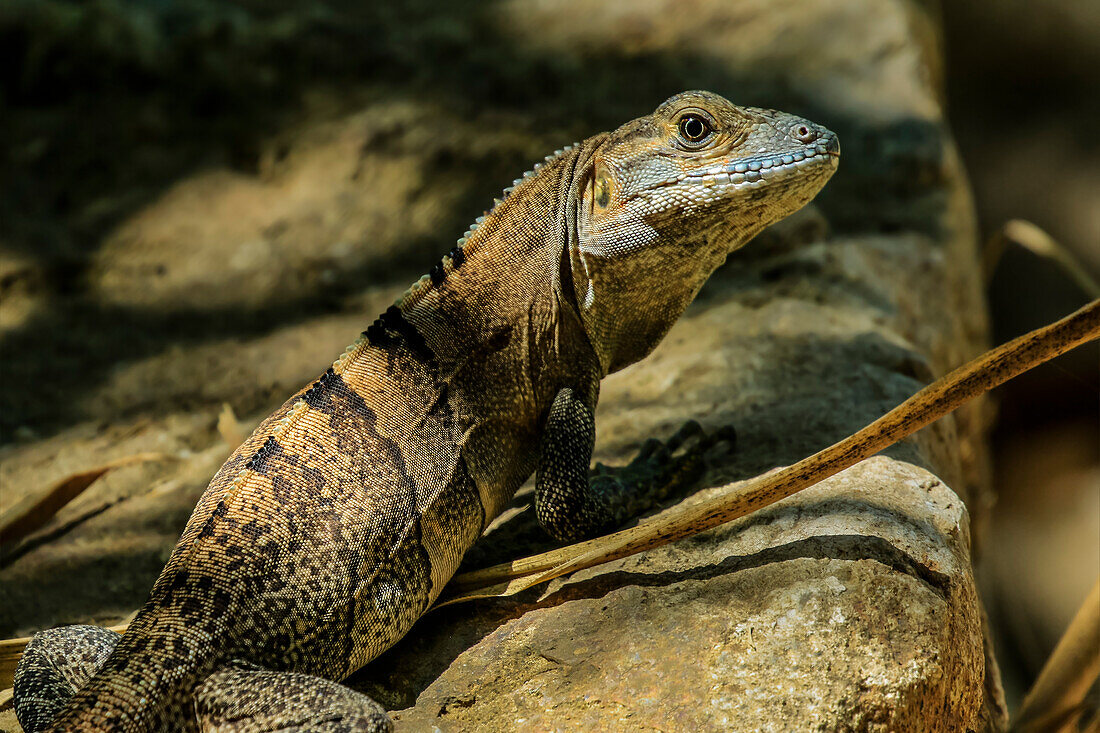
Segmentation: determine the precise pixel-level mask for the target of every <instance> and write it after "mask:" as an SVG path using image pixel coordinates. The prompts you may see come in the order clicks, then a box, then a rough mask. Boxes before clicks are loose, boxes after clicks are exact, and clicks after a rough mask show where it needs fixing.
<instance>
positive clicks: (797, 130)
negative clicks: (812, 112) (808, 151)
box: [791, 124, 817, 143]
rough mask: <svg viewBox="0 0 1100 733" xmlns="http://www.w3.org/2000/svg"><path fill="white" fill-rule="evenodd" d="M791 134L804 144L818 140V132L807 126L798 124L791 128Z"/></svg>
mask: <svg viewBox="0 0 1100 733" xmlns="http://www.w3.org/2000/svg"><path fill="white" fill-rule="evenodd" d="M791 134H792V135H794V137H795V139H797V140H798V141H799V142H802V143H812V142H813V141H814V140H817V130H815V129H814V128H812V127H810V126H809V125H806V124H798V125H795V126H794V127H792V128H791Z"/></svg>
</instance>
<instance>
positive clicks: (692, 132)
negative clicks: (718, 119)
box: [677, 114, 714, 145]
mask: <svg viewBox="0 0 1100 733" xmlns="http://www.w3.org/2000/svg"><path fill="white" fill-rule="evenodd" d="M677 129H678V130H679V132H680V137H681V138H683V139H684V141H685V142H687V143H690V144H692V145H698V144H699V143H701V142H703V141H704V140H706V139H707V138H708V137H710V135H711V133H712V132H714V128H713V127H711V125H710V122H709V121H707V119H706V118H704V117H701V116H699V115H694V114H686V115H684V116H683V117H681V118H680V124H679V125H678V127H677Z"/></svg>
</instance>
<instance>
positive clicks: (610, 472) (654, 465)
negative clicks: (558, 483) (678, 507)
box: [591, 420, 737, 525]
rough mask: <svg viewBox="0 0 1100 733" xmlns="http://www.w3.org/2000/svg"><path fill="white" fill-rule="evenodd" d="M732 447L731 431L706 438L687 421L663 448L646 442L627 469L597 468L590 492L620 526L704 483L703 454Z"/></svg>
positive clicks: (733, 435)
mask: <svg viewBox="0 0 1100 733" xmlns="http://www.w3.org/2000/svg"><path fill="white" fill-rule="evenodd" d="M736 441H737V433H736V431H735V430H734V429H733V426H729V425H727V426H723V427H721V428H719V429H717V430H715V431H713V432H710V433H708V432H706V431H705V430H703V428H702V426H701V425H700V424H699V423H698V422H696V421H695V420H689V421H687V422H686V423H684V424H683V426H681V427H680V429H679V430H677V431H676V432H675V433H674V434H673V435H672V437H670V438H669V439H668V440H667V441H665V442H661V441H659V440H657V439H655V438H650V439H649V440H647V441H646V442H645V443H643V444H642V446H641V448H639V449H638V454H637V456H635V458H634V460H632V461H631V462H630V463H629V464H627V465H626V466H623V467H621V468H609V467H607V466H605V465H603V464H602V463H597V464H596V468H595V469H594V470H593V472H592V477H591V483H592V489H593V491H594V492H595V493H597V494H599V495H600V496H602V497H603V500H604V501H605V502H606V503H607V504H606V505H607V507H608V508H609V509H610V511H611V513H612V515H613V518H614V523H615V524H616V525H618V524H622V523H624V522H626V521H627V520H629V519H631V518H632V517H635V516H637V515H639V514H641V513H643V512H645V511H648V510H649V509H651V508H653V507H654V506H655V505H657V504H658V503H660V502H661V501H663V500H664V499H666V498H668V497H669V496H674V495H677V494H680V493H683V492H685V491H688V490H689V489H691V488H692V487H693V486H695V485H696V484H697V483H698V482H699V480H700V479H702V478H703V474H704V472H705V470H706V461H705V459H704V457H705V454H706V453H707V451H709V450H710V449H711V448H713V447H715V446H717V445H719V444H721V443H724V444H726V445H727V446H728V449H732V448H733V446H734V445H735V444H736Z"/></svg>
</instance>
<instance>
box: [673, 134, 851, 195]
mask: <svg viewBox="0 0 1100 733" xmlns="http://www.w3.org/2000/svg"><path fill="white" fill-rule="evenodd" d="M839 158H840V151H839V150H835V149H834V150H829V149H828V147H827V146H826V142H825V141H821V142H819V143H818V144H817V145H816V146H814V147H812V148H805V149H802V150H798V151H792V152H789V153H779V154H774V155H769V156H760V157H754V158H739V159H737V160H735V161H730V162H725V163H720V164H718V165H715V166H711V167H709V168H704V169H702V170H699V171H695V172H692V173H681V174H680V175H679V176H677V177H676V178H673V179H670V180H667V181H663V182H662V183H660V184H659V185H658V186H655V188H661V187H664V186H674V185H676V184H678V183H681V182H682V181H687V180H690V181H692V182H693V183H699V184H701V185H704V186H735V187H738V188H746V189H751V188H759V187H761V186H763V185H765V184H767V183H769V182H772V181H775V180H780V179H785V178H788V177H790V174H792V173H794V172H796V171H802V170H808V169H810V168H817V167H820V166H822V164H829V165H831V166H835V165H836V164H837V160H838V159H839Z"/></svg>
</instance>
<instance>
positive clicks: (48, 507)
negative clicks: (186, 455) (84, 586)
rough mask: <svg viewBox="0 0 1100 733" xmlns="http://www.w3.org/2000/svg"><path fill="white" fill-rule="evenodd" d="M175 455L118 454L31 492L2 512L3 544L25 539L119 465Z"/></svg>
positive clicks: (0, 528)
mask: <svg viewBox="0 0 1100 733" xmlns="http://www.w3.org/2000/svg"><path fill="white" fill-rule="evenodd" d="M171 458H174V456H170V455H168V454H166V453H138V454H135V455H132V456H125V457H123V458H117V459H115V460H113V461H108V462H107V463H104V464H103V465H100V466H96V467H95V468H90V469H88V470H86V471H80V472H78V473H74V474H70V475H69V476H66V477H65V478H63V479H61V480H60V481H58V482H57V483H55V484H53V485H52V486H50V487H48V488H46V489H44V490H42V491H37V492H32V493H31V494H29V495H28V496H26V497H24V498H23V499H22V500H21V501H18V502H16V503H15V505H14V506H12V507H9V508H7V509H4V510H3V512H0V546H7V547H10V546H11V545H13V544H14V543H16V542H18V541H19V540H21V539H23V538H24V537H26V536H27V535H29V534H30V533H31V532H33V531H34V530H36V529H38V528H39V527H41V526H42V525H44V524H45V523H46V522H48V521H50V518H51V517H53V515H55V514H57V512H58V511H60V510H61V508H62V507H63V506H65V505H66V504H68V503H69V502H70V501H72V500H73V499H75V498H76V497H78V496H80V494H81V493H83V492H84V490H85V489H87V488H88V487H89V486H91V485H92V484H93V483H95V481H96V480H97V479H98V478H99V477H100V476H102V475H103V474H105V473H107V472H108V471H111V470H113V469H116V468H121V467H122V466H130V465H133V464H135V463H147V462H149V461H163V460H169V459H171Z"/></svg>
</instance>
